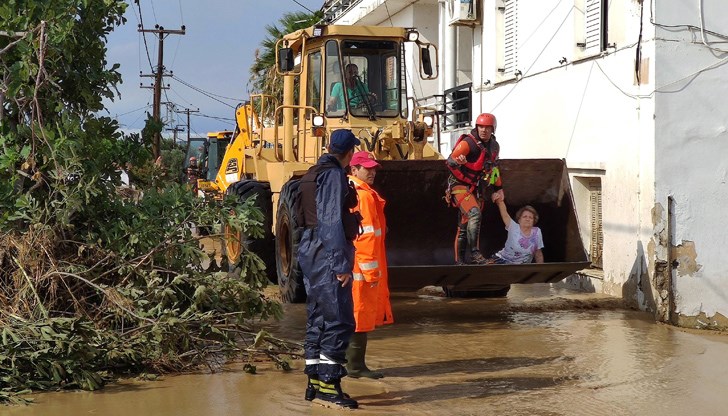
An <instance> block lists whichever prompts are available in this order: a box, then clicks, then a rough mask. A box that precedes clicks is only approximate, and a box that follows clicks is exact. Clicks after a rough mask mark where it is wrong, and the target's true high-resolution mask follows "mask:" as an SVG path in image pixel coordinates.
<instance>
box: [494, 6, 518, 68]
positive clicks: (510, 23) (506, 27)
mask: <svg viewBox="0 0 728 416" xmlns="http://www.w3.org/2000/svg"><path fill="white" fill-rule="evenodd" d="M498 12H499V14H498V19H499V20H500V24H499V25H498V26H500V27H501V28H502V30H500V31H499V32H500V33H499V37H500V42H499V44H500V45H499V46H500V48H499V49H500V54H499V55H500V56H499V57H498V79H499V80H500V81H506V80H509V79H511V78H513V77H515V72H516V70H517V69H518V1H517V0H501V1H500V6H499V7H498Z"/></svg>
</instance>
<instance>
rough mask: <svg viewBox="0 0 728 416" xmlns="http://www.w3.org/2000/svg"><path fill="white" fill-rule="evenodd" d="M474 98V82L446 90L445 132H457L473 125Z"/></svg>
mask: <svg viewBox="0 0 728 416" xmlns="http://www.w3.org/2000/svg"><path fill="white" fill-rule="evenodd" d="M472 96H473V83H472V82H469V83H467V84H462V85H458V86H457V87H454V88H450V89H447V90H445V94H444V102H445V114H444V119H445V120H444V123H443V129H444V130H455V129H459V128H463V127H469V126H470V125H471V124H470V123H471V120H472V119H473V111H472Z"/></svg>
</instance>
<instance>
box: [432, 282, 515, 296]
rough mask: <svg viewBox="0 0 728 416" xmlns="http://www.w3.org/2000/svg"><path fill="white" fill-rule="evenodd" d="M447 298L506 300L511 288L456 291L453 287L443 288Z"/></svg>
mask: <svg viewBox="0 0 728 416" xmlns="http://www.w3.org/2000/svg"><path fill="white" fill-rule="evenodd" d="M442 290H443V291H444V292H445V297H448V298H480V299H484V298H505V297H506V296H507V295H508V292H509V291H510V290H511V286H510V285H508V286H506V287H501V288H494V289H493V290H454V289H453V288H452V286H443V287H442Z"/></svg>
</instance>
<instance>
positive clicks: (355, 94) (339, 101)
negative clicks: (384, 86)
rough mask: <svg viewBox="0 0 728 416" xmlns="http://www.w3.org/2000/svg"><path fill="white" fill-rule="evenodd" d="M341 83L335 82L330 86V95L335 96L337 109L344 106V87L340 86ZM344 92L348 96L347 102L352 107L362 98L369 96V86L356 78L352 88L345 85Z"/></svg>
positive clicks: (358, 103) (359, 102) (360, 101)
mask: <svg viewBox="0 0 728 416" xmlns="http://www.w3.org/2000/svg"><path fill="white" fill-rule="evenodd" d="M342 85H343V83H341V82H337V83H336V84H334V86H333V87H332V88H331V96H332V97H336V109H337V110H342V109H343V108H344V89H343V88H342V87H341V86H342ZM346 94H347V95H348V96H349V104H350V105H351V106H352V107H356V106H358V105H360V104H361V103H362V100H364V99H365V98H366V97H367V96H369V87H367V85H366V84H365V83H363V82H361V81H359V80H358V79H357V80H356V86H355V87H354V88H349V87H346Z"/></svg>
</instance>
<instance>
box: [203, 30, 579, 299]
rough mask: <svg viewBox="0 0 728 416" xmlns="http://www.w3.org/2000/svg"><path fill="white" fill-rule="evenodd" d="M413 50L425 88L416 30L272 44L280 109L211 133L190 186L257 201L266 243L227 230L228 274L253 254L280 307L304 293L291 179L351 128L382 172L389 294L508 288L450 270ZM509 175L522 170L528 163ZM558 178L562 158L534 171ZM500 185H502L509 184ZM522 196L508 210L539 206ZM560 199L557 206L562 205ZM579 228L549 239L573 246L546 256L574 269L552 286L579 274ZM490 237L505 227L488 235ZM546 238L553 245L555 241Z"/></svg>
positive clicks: (425, 54)
mask: <svg viewBox="0 0 728 416" xmlns="http://www.w3.org/2000/svg"><path fill="white" fill-rule="evenodd" d="M411 52H414V53H415V55H416V56H417V61H418V67H417V68H416V69H415V70H413V71H411V73H417V74H419V76H420V77H421V78H423V79H434V78H435V77H436V76H437V61H436V57H437V51H436V49H435V48H434V46H433V45H430V44H426V43H423V42H420V41H419V40H418V33H417V31H415V30H413V29H406V28H395V27H378V26H377V27H367V26H325V25H321V26H313V27H310V28H308V29H304V30H300V31H297V32H295V33H291V34H289V35H286V36H285V37H284V38H283V39H281V40H279V41H278V44H277V45H276V57H277V63H276V67H277V68H276V69H277V71H278V74H279V75H280V76H282V77H283V102H282V103H279V102H277V101H276V100H275V99H274V98H273V97H271V96H265V95H254V96H251V101H250V102H248V103H245V104H243V105H240V106H239V107H238V108H237V110H236V121H237V128H236V130H235V131H234V132H216V133H211V134H210V135H209V137H208V140H207V142H206V143H205V146H207V151H206V155H207V157H206V158H203V159H205V160H204V161H203V178H202V179H200V180H199V181H198V187H199V190H200V192H203V193H205V194H206V195H208V196H212V197H215V198H222V197H223V196H225V195H229V196H234V197H236V198H238V199H240V200H246V199H248V198H250V197H252V196H253V195H257V196H256V204H257V205H258V206H259V207H260V208H261V209H262V211H263V212H264V213H266V222H265V224H264V225H265V231H266V235H265V237H264V238H262V239H257V240H253V241H246V240H245V238H244V236H240V235H236V234H235V233H232V232H230V230H225V231H226V232H225V244H224V246H225V251H226V255H227V257H228V261H229V263H230V264H231V265H232V266H233V267H234V265H235V264H236V263H237V262H238V260H239V257H240V254H241V252H242V250H244V249H248V250H252V251H254V252H255V253H257V254H258V255H259V256H260V257H261V258H262V259H263V260H264V261H265V263H266V266H267V270H268V275H269V278H270V279H271V280H272V281H274V282H277V283H278V285H279V287H280V291H281V295H282V298H283V300H284V301H288V302H300V301H303V300H304V299H305V296H306V294H305V290H304V286H303V276H302V275H301V271H300V267H299V266H298V261H297V249H298V242H299V239H300V235H301V232H302V229H301V227H300V222H299V221H300V219H299V218H297V215H296V210H295V209H294V206H295V205H296V203H297V200H298V198H299V193H298V179H299V178H300V177H301V176H302V175H303V174H304V173H305V172H306V171H307V170H308V168H309V167H310V166H311V165H313V164H315V163H316V161H317V160H318V158H319V157H320V156H321V155H322V154H323V152H325V148H326V146H327V144H328V139H329V137H330V135H331V132H332V131H334V130H337V129H351V130H352V132H353V133H354V134H355V135H356V136H357V137H358V138H359V139H360V140H361V142H362V145H361V148H360V149H359V150H367V151H369V152H372V153H374V155H375V157H376V158H377V159H378V160H379V161H381V164H382V165H383V167H382V169H380V172H379V173H378V175H377V183H376V184H375V186H376V187H377V188H378V189H379V190H380V193H381V194H382V195H383V196H384V197H385V199H387V208H386V215H387V223H388V225H389V233H388V234H387V254H388V259H389V264H390V265H391V268H390V276H391V278H390V286H391V287H392V288H393V289H397V288H398V287H403V288H412V287H415V286H416V287H422V286H426V285H430V284H437V285H441V286H443V287H448V288H450V289H453V288H455V289H456V288H459V287H460V288H465V289H466V291H473V290H486V291H489V290H494V289H499V290H500V289H503V288H507V287H508V285H509V284H510V281H509V282H506V283H503V282H502V281H501V280H498V279H495V280H497V282H496V284H495V285H493V284H492V282H491V281H490V280H489V279H488V278H487V273H484V272H483V271H484V269H479V270H480V272H477V270H475V269H473V268H472V267H476V266H472V267H470V266H466V267H460V268H458V266H450V265H451V264H452V260H453V253H452V240H453V239H454V232H455V227H456V215H457V214H456V211H455V210H453V209H452V208H448V207H446V206H445V203H444V202H443V199H442V196H443V192H444V188H445V181H446V178H447V174H448V172H447V169H446V167H445V163H444V161H443V160H442V159H443V157H442V155H440V154H439V153H438V152H437V150H436V149H435V148H434V146H432V145H431V144H430V143H429V142H428V140H427V138H428V136H431V135H432V128H433V117H432V116H433V115H434V112H433V111H432V110H430V109H424V108H408V105H409V104H410V102H411V101H410V100H408V96H407V80H408V75H407V74H408V72H407V68H405V64H404V63H405V61H406V59H405V54H406V53H411ZM432 52H434V53H432ZM431 57H432V59H431ZM433 60H434V63H435V65H434V71H433V65H432V63H433ZM351 64H354V65H356V67H357V69H358V76H359V81H360V82H361V83H363V84H365V85H366V86H367V88H368V91H367V92H368V98H367V99H366V100H353V98H354V97H352V96H351V95H352V91H351V90H349V89H348V88H342V86H343V85H345V84H344V83H345V79H344V74H345V71H347V70H348V67H349V66H350V65H351ZM337 90H338V91H342V94H344V98H345V101H346V102H345V103H339V104H338V105H334V102H335V101H336V100H335V99H334V98H333V97H334V96H335V95H336V91H337ZM339 98H341V97H339ZM352 103H355V104H354V105H352ZM223 149H224V150H223ZM514 166H515V168H516V170H519V169H520V170H521V171H524V167H526V166H528V165H527V164H524V163H521V164H519V163H516V164H515V165H514ZM205 169H206V170H205ZM506 170H507V169H506ZM524 172H525V171H524ZM564 172H565V166H564V164H563V161H560V160H557V161H556V163H555V164H554V163H550V164H549V163H546V164H542V172H540V173H539V174H540V175H541V180H546V179H547V178H550V179H552V180H550V181H548V182H547V183H546V185H547V186H548V187H550V188H554V187H563V181H562V176H563V174H564ZM513 174H514V175H515V176H518V174H517V173H515V172H514V173H513ZM205 175H206V177H204V176H205ZM505 183H506V186H508V178H506V179H505ZM567 185H568V182H567ZM567 188H568V186H567ZM547 190H553V189H547ZM540 191H541V189H539V190H538V192H540ZM506 192H508V189H506ZM519 192H520V193H521V195H520V196H519V194H518V193H519ZM524 192H528V191H527V190H520V189H519V190H515V189H514V191H513V192H512V193H511V194H510V199H509V201H510V202H515V203H518V202H520V201H521V200H525V201H528V202H529V203H531V204H537V205H538V204H539V202H538V201H536V200H534V199H533V198H532V195H527V194H526V193H524ZM552 194H553V193H549V195H552ZM558 195H559V200H558V201H554V200H548V201H544V202H543V204H542V205H543V208H544V209H549V210H552V211H554V212H557V213H559V218H561V219H566V220H568V221H571V219H572V217H573V221H571V222H570V224H572V225H564V224H558V225H556V227H570V226H571V227H572V228H570V229H569V230H571V231H573V227H575V213H574V210H573V204H572V203H571V193H570V188H569V189H567V190H566V191H563V189H562V191H561V192H559V193H558ZM564 195H565V196H566V197H567V200H568V204H566V205H564V203H563V201H562V200H561V198H562V197H563V196H564ZM552 207H553V208H552ZM496 215H497V213H496ZM542 218H544V215H542ZM498 221H500V220H499V219H498V218H497V217H495V220H494V221H493V220H491V221H490V223H492V224H493V225H496V224H497V222H498ZM484 222H485V221H484ZM483 228H484V229H487V228H488V227H483ZM569 230H567V231H569ZM576 230H577V232H576V234H574V233H573V232H569V233H566V232H564V230H561V231H560V232H558V233H555V234H560V235H566V234H568V237H566V238H567V239H568V241H564V240H561V241H555V245H558V246H570V248H569V249H568V250H567V251H563V250H562V251H554V253H556V254H555V256H554V258H552V259H551V260H552V261H553V260H555V261H560V262H567V263H568V264H571V266H569V267H560V268H558V267H557V269H558V270H556V269H554V270H551V271H549V273H548V278H549V279H552V280H553V279H559V278H563V277H565V276H566V275H568V274H570V272H569V273H566V271H568V270H571V271H573V269H574V267H576V266H574V265H573V264H572V263H574V262H580V261H583V260H584V259H585V254H584V250H583V246H579V244H581V243H580V242H581V240H579V234H578V227H577V228H576ZM499 231H502V223H501V226H499V227H497V230H496V231H495V233H496V234H497V233H498V232H499ZM489 232H490V231H489ZM555 234H554V237H553V238H556V239H558V238H561V237H557V236H556V235H555ZM484 240H485V239H484ZM577 241H578V243H577ZM567 242H568V243H569V244H566V243H567ZM488 244H490V246H489V247H488V250H490V251H494V250H496V249H497V248H498V247H496V246H497V245H498V244H501V243H500V242H489V243H488ZM484 245H485V243H484ZM547 253H548V252H547ZM547 261H548V260H547ZM574 264H576V263H574ZM579 265H580V267H578V268H581V267H583V266H584V264H582V263H579ZM442 267H446V268H448V267H450V268H452V270H450V269H447V270H445V272H446V273H447V276H444V275H443V273H445V272H443V269H442ZM476 268H477V267H476ZM567 269H568V270H567ZM564 273H566V274H564ZM508 275H509V276H510V275H511V274H508ZM516 275H517V273H516ZM516 275H513V276H516ZM493 276H494V278H495V277H497V276H496V275H493ZM528 276H531V279H533V276H534V274H533V273H532V272H529V273H528ZM446 277H447V279H446ZM525 281H527V279H524V282H525ZM452 293H455V292H452Z"/></svg>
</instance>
